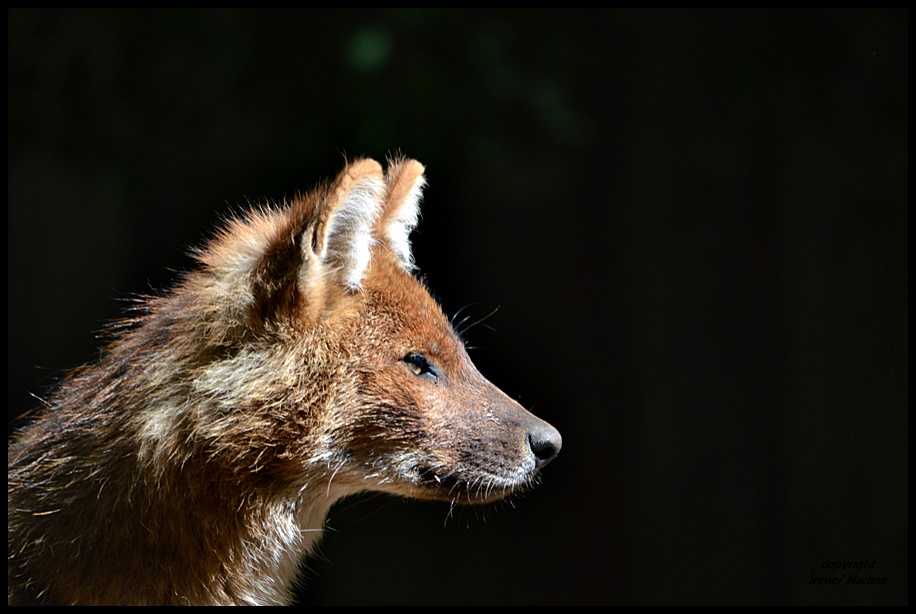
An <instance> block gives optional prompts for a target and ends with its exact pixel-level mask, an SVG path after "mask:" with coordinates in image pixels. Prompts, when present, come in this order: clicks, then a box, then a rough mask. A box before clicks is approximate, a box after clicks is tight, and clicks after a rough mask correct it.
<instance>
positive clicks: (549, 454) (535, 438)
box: [528, 422, 563, 469]
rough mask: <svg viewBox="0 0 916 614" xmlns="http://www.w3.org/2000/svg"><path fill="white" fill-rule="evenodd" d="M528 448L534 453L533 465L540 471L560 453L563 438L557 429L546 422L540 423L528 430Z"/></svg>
mask: <svg viewBox="0 0 916 614" xmlns="http://www.w3.org/2000/svg"><path fill="white" fill-rule="evenodd" d="M528 446H529V447H530V448H531V451H532V452H533V453H534V459H535V465H536V466H537V468H538V469H542V468H543V467H544V466H545V465H546V464H547V463H549V462H550V461H552V460H553V459H555V458H556V457H557V454H559V453H560V448H561V447H562V446H563V438H562V437H561V436H560V432H559V431H558V430H557V429H555V428H553V427H552V426H550V425H549V424H547V423H546V422H541V423H538V424H535V425H534V426H532V427H531V428H530V429H529V430H528Z"/></svg>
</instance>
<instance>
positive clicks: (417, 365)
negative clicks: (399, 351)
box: [403, 353, 439, 379]
mask: <svg viewBox="0 0 916 614" xmlns="http://www.w3.org/2000/svg"><path fill="white" fill-rule="evenodd" d="M403 360H404V364H406V365H407V368H408V369H410V371H411V372H412V373H413V374H414V375H416V376H422V375H430V376H432V377H435V378H437V379H438V377H439V374H438V373H436V369H435V368H434V367H433V366H432V365H431V364H430V362H429V360H427V358H426V356H424V355H423V354H418V353H412V354H408V355H407V356H405V357H404V358H403Z"/></svg>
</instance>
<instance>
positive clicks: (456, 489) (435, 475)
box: [416, 467, 533, 504]
mask: <svg viewBox="0 0 916 614" xmlns="http://www.w3.org/2000/svg"><path fill="white" fill-rule="evenodd" d="M416 476H417V479H418V481H419V484H420V485H421V486H422V487H423V491H424V492H423V494H422V495H421V496H422V497H423V498H425V499H431V500H438V501H448V502H453V503H470V504H477V503H489V502H492V501H498V500H500V499H503V498H505V497H507V496H509V495H510V494H512V493H513V492H516V491H518V490H520V489H521V488H523V487H525V486H526V485H527V484H529V483H531V482H532V479H533V477H532V478H529V479H526V480H523V481H519V482H510V481H508V480H506V479H504V478H497V477H491V476H479V477H469V478H459V477H456V476H453V475H444V474H442V473H441V472H437V471H435V470H433V469H430V468H428V467H417V468H416Z"/></svg>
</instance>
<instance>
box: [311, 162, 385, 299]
mask: <svg viewBox="0 0 916 614" xmlns="http://www.w3.org/2000/svg"><path fill="white" fill-rule="evenodd" d="M384 194H385V182H384V181H383V180H382V179H381V178H380V177H379V178H374V177H363V178H362V179H360V180H359V182H358V183H357V184H356V185H354V186H353V187H352V188H351V189H350V190H349V192H347V195H346V197H345V199H344V201H343V202H342V203H340V205H339V206H338V207H337V208H336V209H335V211H334V213H333V215H332V216H331V218H330V219H329V220H328V230H327V235H326V236H327V240H326V242H325V246H326V248H325V253H324V254H322V255H321V260H323V261H325V262H327V261H328V260H333V261H334V262H335V263H336V264H337V265H338V266H339V267H340V269H339V270H340V273H341V277H340V279H341V281H343V283H344V284H345V285H346V287H347V288H348V289H349V290H359V289H360V287H361V286H362V281H363V276H364V275H365V273H366V269H368V268H369V261H370V260H371V257H372V244H373V241H374V240H373V237H372V232H373V229H374V228H375V224H376V222H377V220H378V217H379V214H380V212H381V208H382V199H383V198H384Z"/></svg>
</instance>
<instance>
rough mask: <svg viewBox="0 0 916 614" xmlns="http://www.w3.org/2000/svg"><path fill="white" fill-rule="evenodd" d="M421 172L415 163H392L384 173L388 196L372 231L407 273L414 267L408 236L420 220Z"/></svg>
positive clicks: (422, 167) (421, 169)
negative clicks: (385, 243)
mask: <svg viewBox="0 0 916 614" xmlns="http://www.w3.org/2000/svg"><path fill="white" fill-rule="evenodd" d="M425 170H426V169H425V168H424V166H423V165H422V164H420V163H419V162H417V161H416V160H400V161H394V160H392V161H389V163H388V172H387V173H386V174H385V182H386V183H387V185H388V195H387V198H386V199H385V204H384V208H383V210H382V213H381V216H380V217H379V222H378V229H377V231H376V232H377V234H378V236H379V237H380V238H381V239H382V240H384V241H385V242H387V243H388V246H389V247H390V248H391V251H393V252H394V254H395V255H396V256H397V257H398V260H400V262H401V265H403V267H404V268H405V269H406V270H408V271H410V270H412V269H413V268H414V264H413V254H412V253H411V250H410V233H411V232H412V231H413V229H414V228H416V226H417V222H418V220H419V218H420V200H421V199H422V198H423V188H424V187H425V186H426V178H425V177H424V176H423V172H424V171H425Z"/></svg>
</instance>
